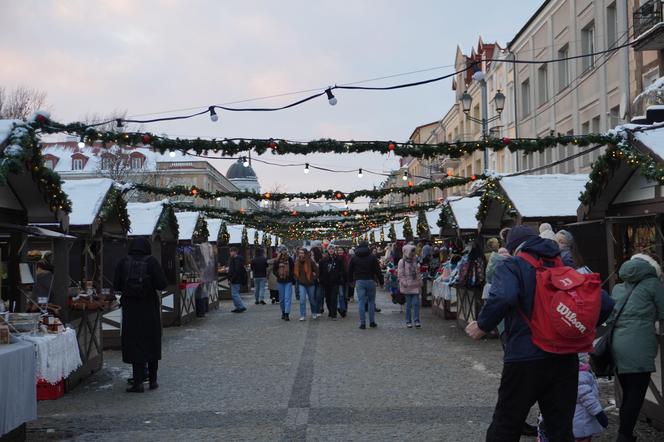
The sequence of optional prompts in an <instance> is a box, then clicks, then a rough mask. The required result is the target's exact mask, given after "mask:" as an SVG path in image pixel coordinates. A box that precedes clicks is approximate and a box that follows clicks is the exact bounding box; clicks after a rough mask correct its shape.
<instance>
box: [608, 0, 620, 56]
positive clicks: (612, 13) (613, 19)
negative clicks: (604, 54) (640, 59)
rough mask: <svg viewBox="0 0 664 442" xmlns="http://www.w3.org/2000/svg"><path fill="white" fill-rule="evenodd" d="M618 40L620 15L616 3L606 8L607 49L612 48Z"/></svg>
mask: <svg viewBox="0 0 664 442" xmlns="http://www.w3.org/2000/svg"><path fill="white" fill-rule="evenodd" d="M617 40H618V13H617V11H616V4H615V2H614V3H613V4H611V5H609V6H608V7H607V8H606V47H607V48H609V49H610V48H612V47H614V46H615V45H616V43H617Z"/></svg>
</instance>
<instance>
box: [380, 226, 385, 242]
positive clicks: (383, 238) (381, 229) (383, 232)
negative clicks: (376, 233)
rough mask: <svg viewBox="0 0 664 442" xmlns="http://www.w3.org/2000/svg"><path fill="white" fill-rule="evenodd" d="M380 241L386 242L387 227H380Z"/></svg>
mask: <svg viewBox="0 0 664 442" xmlns="http://www.w3.org/2000/svg"><path fill="white" fill-rule="evenodd" d="M380 242H381V243H384V242H385V228H384V227H381V228H380Z"/></svg>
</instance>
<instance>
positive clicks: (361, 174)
mask: <svg viewBox="0 0 664 442" xmlns="http://www.w3.org/2000/svg"><path fill="white" fill-rule="evenodd" d="M363 176H364V174H363V173H362V168H361V167H360V170H359V171H358V172H357V177H358V178H362V177H363Z"/></svg>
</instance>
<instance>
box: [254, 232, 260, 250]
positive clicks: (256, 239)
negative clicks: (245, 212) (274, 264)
mask: <svg viewBox="0 0 664 442" xmlns="http://www.w3.org/2000/svg"><path fill="white" fill-rule="evenodd" d="M254 245H255V246H260V245H261V242H260V241H259V239H258V230H254Z"/></svg>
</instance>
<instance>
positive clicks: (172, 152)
mask: <svg viewBox="0 0 664 442" xmlns="http://www.w3.org/2000/svg"><path fill="white" fill-rule="evenodd" d="M168 156H169V157H171V158H175V151H174V150H172V151H170V152H168Z"/></svg>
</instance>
